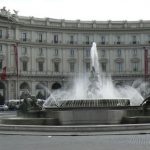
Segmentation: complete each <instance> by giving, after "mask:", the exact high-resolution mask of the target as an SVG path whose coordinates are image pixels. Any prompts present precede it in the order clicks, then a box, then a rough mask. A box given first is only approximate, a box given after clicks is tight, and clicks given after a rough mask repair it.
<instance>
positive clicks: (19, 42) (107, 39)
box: [0, 8, 150, 103]
mask: <svg viewBox="0 0 150 150" xmlns="http://www.w3.org/2000/svg"><path fill="white" fill-rule="evenodd" d="M92 42H96V43H97V49H98V55H99V61H100V64H101V67H102V70H103V71H104V72H106V74H110V73H111V75H112V78H113V80H114V81H115V82H119V83H122V82H128V83H132V82H133V80H135V79H138V78H142V79H146V80H148V81H149V80H150V76H149V75H148V74H150V21H143V20H140V21H111V20H109V21H81V20H74V21H71V20H59V19H51V18H34V17H23V16H18V14H17V13H16V12H15V13H14V14H10V12H9V11H7V10H6V9H5V8H3V9H1V11H0V72H1V80H0V96H2V97H3V98H2V99H5V101H7V100H8V99H17V98H18V97H20V96H21V93H22V91H25V90H28V91H30V92H31V94H32V95H36V96H37V97H41V98H42V97H43V98H44V97H45V96H46V93H45V92H44V90H43V88H42V87H41V84H42V85H44V86H46V87H48V88H49V89H57V88H60V87H62V86H63V85H64V84H70V83H71V81H72V79H73V78H74V77H77V76H79V75H83V74H84V73H85V72H89V71H90V67H91V66H90V48H91V46H92ZM143 47H145V49H144V48H143ZM148 66H149V67H148ZM1 103H2V100H1Z"/></svg>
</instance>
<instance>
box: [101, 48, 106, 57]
mask: <svg viewBox="0 0 150 150" xmlns="http://www.w3.org/2000/svg"><path fill="white" fill-rule="evenodd" d="M101 52H102V57H105V55H106V51H105V49H102V51H101Z"/></svg>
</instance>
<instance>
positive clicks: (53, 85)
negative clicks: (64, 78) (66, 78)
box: [52, 82, 62, 90]
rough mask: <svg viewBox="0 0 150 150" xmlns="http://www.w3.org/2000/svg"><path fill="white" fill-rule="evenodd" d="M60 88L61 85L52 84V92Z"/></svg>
mask: <svg viewBox="0 0 150 150" xmlns="http://www.w3.org/2000/svg"><path fill="white" fill-rule="evenodd" d="M61 87H62V86H61V84H60V83H58V82H55V83H53V84H52V90H57V89H60V88H61Z"/></svg>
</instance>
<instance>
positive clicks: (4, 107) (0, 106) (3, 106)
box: [0, 104, 8, 110]
mask: <svg viewBox="0 0 150 150" xmlns="http://www.w3.org/2000/svg"><path fill="white" fill-rule="evenodd" d="M0 110H8V106H7V105H5V104H4V105H0Z"/></svg>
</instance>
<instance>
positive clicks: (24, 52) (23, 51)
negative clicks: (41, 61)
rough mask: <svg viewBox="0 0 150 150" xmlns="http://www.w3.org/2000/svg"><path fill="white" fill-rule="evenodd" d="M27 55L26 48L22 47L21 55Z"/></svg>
mask: <svg viewBox="0 0 150 150" xmlns="http://www.w3.org/2000/svg"><path fill="white" fill-rule="evenodd" d="M26 54H27V48H26V47H22V55H26Z"/></svg>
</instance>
